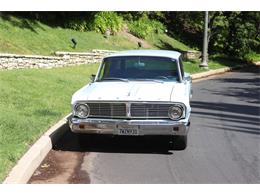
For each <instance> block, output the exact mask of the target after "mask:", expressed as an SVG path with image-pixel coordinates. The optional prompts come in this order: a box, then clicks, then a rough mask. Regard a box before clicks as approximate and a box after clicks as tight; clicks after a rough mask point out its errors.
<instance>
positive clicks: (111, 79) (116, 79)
mask: <svg viewBox="0 0 260 195" xmlns="http://www.w3.org/2000/svg"><path fill="white" fill-rule="evenodd" d="M99 81H123V82H128V81H129V80H128V79H123V78H116V77H109V78H103V79H101V80H99Z"/></svg>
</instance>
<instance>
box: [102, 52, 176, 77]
mask: <svg viewBox="0 0 260 195" xmlns="http://www.w3.org/2000/svg"><path fill="white" fill-rule="evenodd" d="M97 80H98V81H102V80H110V81H111V80H121V81H126V80H163V81H167V80H169V81H177V80H179V76H178V68H177V60H175V59H171V58H166V57H150V56H121V57H108V58H105V59H104V61H103V64H102V66H101V69H100V71H99V75H98V79H97Z"/></svg>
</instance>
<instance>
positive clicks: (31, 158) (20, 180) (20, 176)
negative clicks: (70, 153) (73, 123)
mask: <svg viewBox="0 0 260 195" xmlns="http://www.w3.org/2000/svg"><path fill="white" fill-rule="evenodd" d="M70 115H71V114H69V115H67V116H66V117H64V118H63V119H61V120H60V121H59V122H58V123H56V124H55V125H54V126H52V127H51V128H50V129H49V130H48V131H47V132H45V133H44V134H43V135H42V136H41V137H40V139H38V140H37V141H36V142H35V143H34V144H33V145H32V146H31V148H30V149H29V150H28V151H27V152H26V153H25V154H24V155H23V157H22V158H21V159H20V160H19V161H18V163H17V164H16V166H15V167H13V169H12V170H11V172H10V173H9V175H8V176H7V178H6V179H5V180H4V182H3V184H26V183H27V182H28V181H29V179H30V178H31V176H32V174H33V173H34V171H35V170H36V169H37V168H38V166H39V165H40V164H41V162H42V161H43V159H44V158H45V157H46V156H47V154H48V153H49V151H50V150H51V149H52V146H53V145H54V144H55V143H56V142H57V140H59V139H60V138H61V137H62V135H63V134H64V133H65V132H66V130H67V129H68V118H69V117H70Z"/></svg>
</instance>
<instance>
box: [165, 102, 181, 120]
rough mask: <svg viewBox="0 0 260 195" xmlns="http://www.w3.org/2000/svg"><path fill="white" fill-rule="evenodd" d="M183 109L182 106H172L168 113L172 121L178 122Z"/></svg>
mask: <svg viewBox="0 0 260 195" xmlns="http://www.w3.org/2000/svg"><path fill="white" fill-rule="evenodd" d="M182 114H183V108H182V107H181V106H176V105H175V106H171V107H170V108H169V111H168V115H169V117H170V118H171V119H172V120H177V119H179V118H181V117H182Z"/></svg>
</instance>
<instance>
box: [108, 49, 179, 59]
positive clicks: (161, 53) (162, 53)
mask: <svg viewBox="0 0 260 195" xmlns="http://www.w3.org/2000/svg"><path fill="white" fill-rule="evenodd" d="M180 55H181V53H180V52H177V51H171V50H127V51H120V52H115V53H112V54H110V55H109V56H107V57H120V56H153V57H167V58H173V59H178V58H179V57H180Z"/></svg>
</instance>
